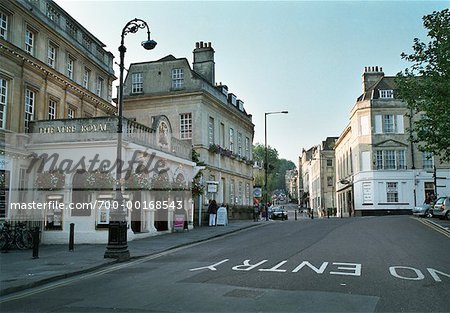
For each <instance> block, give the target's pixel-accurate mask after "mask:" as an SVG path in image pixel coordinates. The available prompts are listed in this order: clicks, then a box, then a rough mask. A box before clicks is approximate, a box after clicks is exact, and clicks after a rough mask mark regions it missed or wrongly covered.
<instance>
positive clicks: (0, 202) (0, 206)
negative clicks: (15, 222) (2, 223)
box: [0, 170, 10, 218]
mask: <svg viewBox="0 0 450 313" xmlns="http://www.w3.org/2000/svg"><path fill="white" fill-rule="evenodd" d="M0 179H1V181H2V182H3V186H2V188H1V189H0V218H6V213H7V212H8V210H7V208H8V205H9V181H10V172H9V171H5V170H0Z"/></svg>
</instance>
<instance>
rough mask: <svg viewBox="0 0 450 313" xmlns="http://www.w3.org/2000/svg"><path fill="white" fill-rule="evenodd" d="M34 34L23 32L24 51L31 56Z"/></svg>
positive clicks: (27, 31) (28, 31)
mask: <svg viewBox="0 0 450 313" xmlns="http://www.w3.org/2000/svg"><path fill="white" fill-rule="evenodd" d="M33 49H34V33H33V32H32V31H31V30H29V29H27V30H26V31H25V51H26V52H27V53H29V54H31V55H33V54H34V50H33Z"/></svg>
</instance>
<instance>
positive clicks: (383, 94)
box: [380, 89, 394, 99]
mask: <svg viewBox="0 0 450 313" xmlns="http://www.w3.org/2000/svg"><path fill="white" fill-rule="evenodd" d="M380 98H381V99H392V98H394V91H393V90H392V89H387V90H380Z"/></svg>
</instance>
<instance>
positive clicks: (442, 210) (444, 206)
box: [433, 197, 450, 220]
mask: <svg viewBox="0 0 450 313" xmlns="http://www.w3.org/2000/svg"><path fill="white" fill-rule="evenodd" d="M433 216H437V217H439V218H446V219H448V220H449V219H450V197H440V198H438V199H437V201H436V203H435V204H434V208H433Z"/></svg>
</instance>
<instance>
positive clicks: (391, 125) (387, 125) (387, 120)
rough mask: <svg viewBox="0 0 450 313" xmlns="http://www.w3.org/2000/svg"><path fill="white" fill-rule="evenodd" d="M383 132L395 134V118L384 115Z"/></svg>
mask: <svg viewBox="0 0 450 313" xmlns="http://www.w3.org/2000/svg"><path fill="white" fill-rule="evenodd" d="M383 132H384V133H394V132H395V116H394V115H383Z"/></svg>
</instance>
